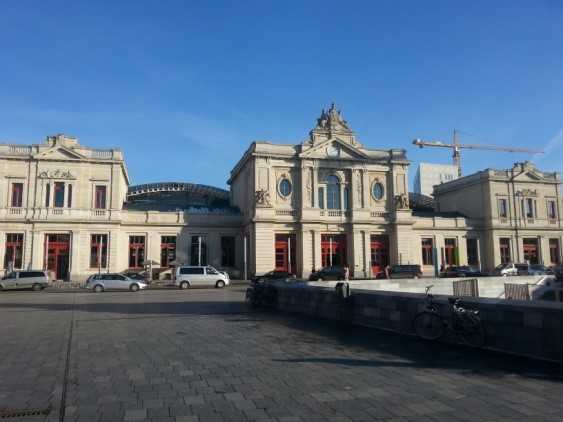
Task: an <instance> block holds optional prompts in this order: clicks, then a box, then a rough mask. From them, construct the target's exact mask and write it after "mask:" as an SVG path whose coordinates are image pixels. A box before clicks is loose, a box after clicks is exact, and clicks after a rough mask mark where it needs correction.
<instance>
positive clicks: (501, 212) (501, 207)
mask: <svg viewBox="0 0 563 422" xmlns="http://www.w3.org/2000/svg"><path fill="white" fill-rule="evenodd" d="M498 216H499V217H500V218H507V217H508V211H507V209H506V198H499V200H498Z"/></svg>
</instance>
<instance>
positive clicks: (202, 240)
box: [191, 236, 207, 265]
mask: <svg viewBox="0 0 563 422" xmlns="http://www.w3.org/2000/svg"><path fill="white" fill-rule="evenodd" d="M191 255H192V260H191V265H207V236H192V254H191Z"/></svg>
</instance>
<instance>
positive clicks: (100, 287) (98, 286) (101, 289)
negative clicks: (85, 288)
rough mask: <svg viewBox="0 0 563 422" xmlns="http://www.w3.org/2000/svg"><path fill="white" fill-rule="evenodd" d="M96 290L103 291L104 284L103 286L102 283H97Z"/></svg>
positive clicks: (97, 291)
mask: <svg viewBox="0 0 563 422" xmlns="http://www.w3.org/2000/svg"><path fill="white" fill-rule="evenodd" d="M94 291H95V292H96V293H102V292H103V291H104V286H102V285H101V284H96V286H95V287H94Z"/></svg>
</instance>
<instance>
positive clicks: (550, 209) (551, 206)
mask: <svg viewBox="0 0 563 422" xmlns="http://www.w3.org/2000/svg"><path fill="white" fill-rule="evenodd" d="M547 218H548V219H550V220H555V219H556V218H557V215H556V213H555V201H551V200H549V201H547Z"/></svg>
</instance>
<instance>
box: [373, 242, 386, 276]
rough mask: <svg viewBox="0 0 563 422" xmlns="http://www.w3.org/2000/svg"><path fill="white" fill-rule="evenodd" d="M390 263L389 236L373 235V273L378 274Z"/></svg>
mask: <svg viewBox="0 0 563 422" xmlns="http://www.w3.org/2000/svg"><path fill="white" fill-rule="evenodd" d="M387 265H389V236H387V235H386V234H381V235H377V234H372V235H371V273H372V275H374V276H375V275H377V273H379V272H380V271H383V269H384V268H385V267H386V266H387Z"/></svg>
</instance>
